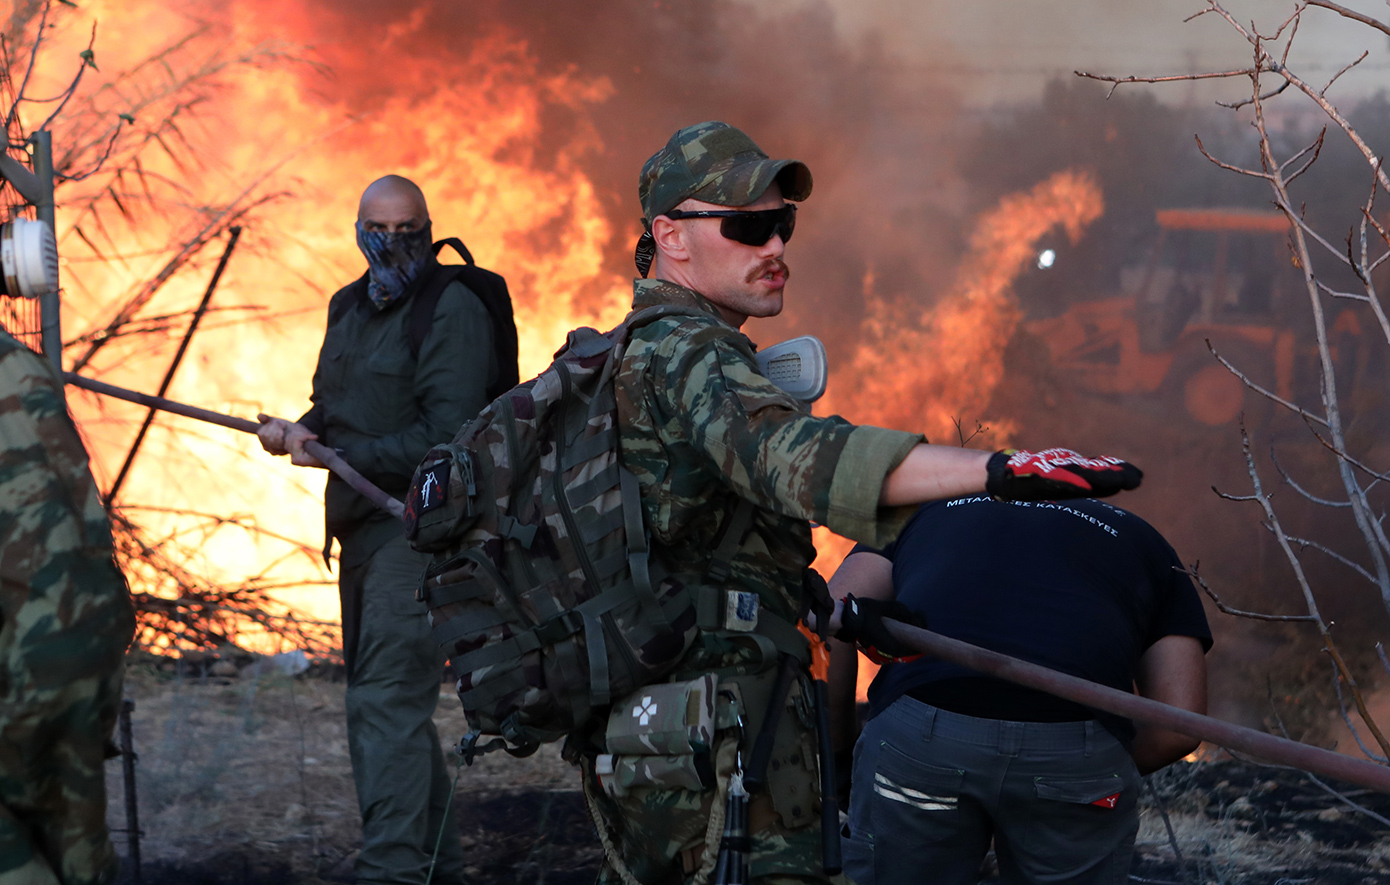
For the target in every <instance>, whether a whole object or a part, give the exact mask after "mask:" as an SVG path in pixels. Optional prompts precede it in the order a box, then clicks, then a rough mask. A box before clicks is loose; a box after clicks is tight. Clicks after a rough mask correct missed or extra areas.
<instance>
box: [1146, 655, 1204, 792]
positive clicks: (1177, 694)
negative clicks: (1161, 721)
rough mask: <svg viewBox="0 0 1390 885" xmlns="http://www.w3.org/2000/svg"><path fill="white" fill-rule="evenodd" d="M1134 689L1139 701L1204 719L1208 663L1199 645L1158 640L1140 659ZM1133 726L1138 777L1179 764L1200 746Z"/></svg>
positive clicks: (1184, 737)
mask: <svg viewBox="0 0 1390 885" xmlns="http://www.w3.org/2000/svg"><path fill="white" fill-rule="evenodd" d="M1135 685H1136V686H1137V687H1138V689H1139V694H1140V696H1142V697H1146V698H1149V699H1150V700H1155V701H1161V702H1163V703H1165V704H1171V705H1172V706H1174V707H1179V708H1181V709H1183V710H1190V711H1191V712H1193V713H1202V714H1204V715H1205V714H1206V712H1207V659H1206V656H1205V654H1204V653H1203V650H1202V643H1201V641H1200V640H1198V639H1195V638H1193V637H1191V636H1165V637H1163V638H1162V639H1160V640H1158V641H1157V642H1155V643H1154V644H1153V645H1151V646H1149V649H1148V651H1146V652H1144V655H1143V657H1141V658H1140V659H1139V674H1138V676H1137V678H1136V679H1135ZM1135 724H1136V726H1137V727H1138V729H1139V732H1138V734H1137V735H1136V736H1135V738H1134V747H1133V748H1132V750H1131V754H1132V755H1133V756H1134V764H1135V765H1137V766H1138V767H1139V773H1140V774H1148V773H1149V772H1151V771H1157V770H1158V769H1160V768H1162V767H1164V766H1165V765H1169V764H1171V763H1173V762H1176V761H1178V760H1179V759H1181V758H1182V757H1184V756H1186V755H1187V754H1188V753H1191V752H1192V751H1193V750H1195V749H1197V745H1198V744H1200V743H1201V741H1199V740H1197V738H1194V737H1188V736H1187V735H1185V734H1180V733H1178V732H1176V731H1163V730H1161V729H1157V728H1154V727H1152V726H1149V725H1145V724H1144V723H1142V722H1139V723H1135Z"/></svg>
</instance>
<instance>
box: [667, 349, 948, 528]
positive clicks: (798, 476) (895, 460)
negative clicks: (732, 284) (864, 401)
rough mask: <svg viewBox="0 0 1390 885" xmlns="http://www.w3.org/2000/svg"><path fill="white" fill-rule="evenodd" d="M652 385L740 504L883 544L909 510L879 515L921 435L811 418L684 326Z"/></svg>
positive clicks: (730, 354) (734, 355) (752, 369)
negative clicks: (895, 473) (893, 477)
mask: <svg viewBox="0 0 1390 885" xmlns="http://www.w3.org/2000/svg"><path fill="white" fill-rule="evenodd" d="M653 370H654V371H653V373H652V375H651V376H650V377H651V378H652V380H653V382H654V383H655V387H656V390H657V391H658V398H659V401H660V402H661V405H662V408H663V409H664V410H666V411H667V414H668V415H670V416H672V417H673V418H674V419H675V420H676V421H677V423H679V425H680V426H681V429H682V431H683V435H684V436H685V437H686V438H687V439H688V440H689V441H690V443H691V444H693V445H694V446H695V447H696V448H697V449H698V450H700V451H701V452H703V454H704V455H705V456H707V457H708V458H709V459H710V461H711V462H712V466H713V467H714V469H715V470H716V471H717V472H718V473H719V474H720V475H721V476H723V477H724V478H725V481H726V482H728V483H729V484H730V485H731V486H732V487H733V488H734V490H735V491H737V492H738V493H739V494H740V495H742V496H744V497H747V498H749V499H751V500H752V501H754V502H755V503H756V504H757V505H758V506H760V507H764V508H766V509H769V510H773V511H775V512H778V513H782V514H785V515H787V516H792V517H796V518H799V519H809V520H812V521H815V522H818V523H820V524H822V525H825V526H827V527H829V528H830V529H831V530H832V531H834V532H835V533H837V534H840V535H844V536H845V537H847V538H852V539H854V540H856V541H863V542H865V543H869V544H876V545H881V544H885V543H887V542H888V541H889V540H891V539H892V538H893V537H895V536H896V535H897V532H898V530H899V529H900V528H901V526H902V523H903V522H904V521H905V520H906V518H907V517H909V516H911V514H912V512H913V511H914V510H915V509H916V508H880V507H879V505H878V500H879V495H880V493H881V491H882V488H883V481H884V479H885V478H886V477H887V475H888V474H889V473H890V472H892V470H893V468H895V467H897V466H898V464H899V463H900V462H901V461H902V460H903V458H905V457H907V453H908V452H909V451H910V450H911V449H912V447H913V446H915V445H917V444H918V443H920V442H923V441H924V440H923V437H922V436H921V435H920V434H915V433H904V432H902V431H898V430H887V429H885V428H882V427H871V426H867V425H864V426H855V425H853V424H850V423H849V422H848V421H845V420H844V419H843V418H840V417H838V416H831V417H825V418H822V417H817V416H814V415H811V414H810V413H809V411H807V409H806V408H805V406H803V405H802V404H801V403H799V402H797V401H796V400H794V399H792V398H791V397H790V396H788V395H787V394H786V393H784V392H783V391H782V390H781V389H780V388H779V387H777V386H776V385H774V384H773V383H772V382H771V381H769V380H767V379H766V378H765V377H763V375H762V374H761V373H760V372H759V370H758V366H757V363H756V362H755V361H754V359H753V356H752V353H751V352H750V351H748V350H746V349H745V348H743V347H742V346H740V344H739V343H738V341H737V339H734V338H733V337H732V336H729V335H727V333H725V334H723V335H720V334H719V333H718V331H717V330H714V329H712V327H709V326H703V327H701V326H698V325H696V324H684V325H682V326H681V327H680V328H678V329H677V330H676V331H675V332H674V333H673V334H671V335H668V336H667V337H666V339H665V340H663V341H662V343H661V346H660V347H659V349H658V353H657V358H656V359H655V360H654V361H653Z"/></svg>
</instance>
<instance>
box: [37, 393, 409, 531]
mask: <svg viewBox="0 0 1390 885" xmlns="http://www.w3.org/2000/svg"><path fill="white" fill-rule="evenodd" d="M63 380H64V381H66V382H67V383H68V384H71V385H72V386H73V387H80V388H82V389H83V390H90V391H92V392H93V393H100V394H102V395H103V396H109V397H114V398H115V399H123V400H125V401H126V402H130V403H137V404H139V405H142V406H145V407H146V408H150V409H158V410H159V411H161V412H170V413H172V414H175V415H182V416H184V417H185V418H192V419H194V420H196V421H206V422H207V423H209V424H217V425H219V426H221V427H230V428H231V429H232V430H240V431H241V432H243V433H255V432H256V431H258V430H260V429H261V425H260V424H258V423H257V422H255V421H248V420H247V419H245V418H236V417H233V416H232V415H224V414H222V413H221V412H213V411H209V410H208V409H200V408H198V407H197V406H190V405H186V404H184V403H180V402H175V401H174V400H171V399H165V398H164V397H162V396H150V395H149V394H148V393H140V392H139V391H136V390H127V389H126V388H124V387H117V386H116V385H114V384H107V383H106V382H105V381H98V380H96V379H95V378H86V377H83V376H82V375H79V374H77V373H76V372H64V373H63ZM304 451H306V452H308V453H309V454H310V455H313V456H314V457H315V458H318V459H319V460H320V461H322V462H323V465H324V466H325V467H327V468H328V469H329V470H331V471H333V472H334V473H336V474H337V475H338V477H339V478H340V479H342V480H343V482H346V483H347V484H348V485H350V486H352V488H353V489H354V490H355V491H356V492H358V493H359V494H361V495H362V496H363V497H365V498H367V499H368V500H369V501H371V502H372V503H373V504H375V505H376V506H378V507H380V508H381V509H382V510H385V511H386V512H387V513H389V514H391V515H392V516H394V517H396V518H397V519H400V518H401V517H402V516H404V515H405V505H404V504H402V503H401V502H400V501H399V500H397V499H395V498H393V497H391V496H390V495H388V494H386V493H385V492H383V491H382V490H381V489H380V488H378V487H377V486H376V485H375V484H373V483H372V481H371V480H369V479H367V478H366V477H365V476H363V475H362V474H360V473H358V472H357V471H356V470H353V469H352V467H351V465H349V464H348V463H347V462H346V461H344V460H343V459H342V457H341V456H340V455H339V454H338V453H337V452H335V451H333V450H332V449H330V448H329V447H328V446H326V445H324V444H322V443H320V442H317V441H315V440H310V441H309V442H306V443H305V444H304Z"/></svg>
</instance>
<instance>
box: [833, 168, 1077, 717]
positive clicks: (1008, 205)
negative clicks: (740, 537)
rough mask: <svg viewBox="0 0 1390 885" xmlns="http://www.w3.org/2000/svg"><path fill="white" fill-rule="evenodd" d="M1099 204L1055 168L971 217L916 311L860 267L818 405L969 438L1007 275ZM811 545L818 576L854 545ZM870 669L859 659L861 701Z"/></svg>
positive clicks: (983, 395) (1000, 434) (989, 390)
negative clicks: (957, 250) (856, 338)
mask: <svg viewBox="0 0 1390 885" xmlns="http://www.w3.org/2000/svg"><path fill="white" fill-rule="evenodd" d="M1104 210H1105V203H1104V200H1103V198H1102V196H1101V192H1100V186H1099V185H1098V184H1097V183H1096V181H1095V179H1094V178H1092V177H1091V176H1090V175H1088V174H1085V173H1080V172H1060V173H1057V174H1056V175H1053V176H1052V177H1051V178H1048V179H1047V180H1046V181H1043V182H1041V183H1040V184H1038V185H1037V186H1035V187H1034V188H1033V189H1032V190H1030V191H1028V192H1026V193H1018V194H1011V195H1009V196H1007V197H1005V198H1004V199H1003V200H1001V201H1000V202H999V205H998V206H996V207H995V208H994V209H992V210H991V211H989V212H987V213H985V214H984V215H983V216H981V217H980V218H979V220H978V221H977V222H976V225H975V229H974V232H973V233H972V234H971V237H970V251H969V252H968V253H967V254H966V255H965V257H964V258H963V259H962V261H961V264H960V266H959V269H958V270H957V272H956V277H955V280H954V282H953V284H952V285H951V288H950V289H948V290H947V291H946V293H945V295H944V296H943V297H942V298H941V300H939V301H938V302H937V303H936V304H935V305H933V306H932V307H930V308H927V309H925V310H923V309H918V310H916V311H913V312H908V311H905V310H904V309H903V307H902V305H901V304H900V303H893V302H891V301H889V300H888V299H886V298H884V297H882V296H881V295H880V293H879V292H878V291H877V290H876V288H875V285H874V283H875V280H874V274H873V271H872V270H869V271H867V272H866V273H865V275H864V300H865V303H866V305H867V306H868V316H867V318H866V319H865V321H864V326H863V328H862V329H861V337H860V344H859V347H858V349H857V350H856V351H855V355H854V359H853V361H852V362H851V363H850V365H849V366H847V367H845V368H843V369H838V370H837V371H836V373H835V374H836V379H837V380H836V382H835V383H834V384H832V385H831V386H830V388H829V390H828V392H827V393H828V396H827V406H826V407H827V408H828V409H829V411H831V412H836V413H838V414H842V415H844V416H845V417H847V418H849V419H850V420H852V421H855V422H856V423H860V424H877V425H879V426H882V427H893V428H897V429H900V430H917V431H922V432H924V433H926V435H927V437H928V438H929V439H932V440H935V441H937V442H942V443H946V444H951V443H954V442H956V440H957V433H958V430H957V426H956V424H955V421H956V420H961V421H962V422H963V431H964V433H965V434H967V435H969V433H970V431H971V430H972V428H973V426H974V424H973V420H974V419H975V418H976V417H977V416H978V417H979V418H981V419H983V417H984V416H983V410H984V409H985V408H987V407H988V404H989V400H990V397H991V396H992V395H993V393H994V390H995V388H996V387H997V386H998V385H999V382H1000V380H1002V378H1003V374H1004V360H1003V355H1004V347H1005V346H1006V345H1007V344H1008V343H1009V338H1011V337H1012V336H1013V333H1014V330H1015V328H1016V327H1017V325H1018V321H1019V318H1020V316H1021V311H1020V310H1019V306H1018V302H1017V300H1016V299H1015V298H1014V296H1013V292H1012V288H1011V287H1012V285H1013V281H1014V280H1015V279H1016V278H1017V277H1018V275H1019V273H1021V272H1022V271H1023V269H1024V268H1025V267H1026V266H1027V265H1028V263H1029V262H1030V261H1031V260H1032V259H1033V257H1034V256H1035V255H1036V253H1037V248H1036V247H1037V241H1038V240H1039V238H1041V237H1043V236H1044V235H1046V234H1047V233H1048V232H1050V231H1052V230H1053V229H1055V228H1057V227H1059V226H1060V227H1061V228H1062V229H1063V230H1065V231H1066V233H1067V236H1068V237H1070V238H1071V240H1072V241H1075V240H1077V239H1078V238H1079V237H1080V236H1081V234H1082V232H1083V231H1084V230H1085V228H1086V226H1087V225H1089V224H1090V223H1091V222H1093V221H1095V220H1096V219H1097V218H1099V217H1100V216H1101V214H1102V213H1103V212H1104ZM985 423H987V424H989V425H990V435H989V439H991V440H992V441H997V442H996V444H998V445H1006V444H1007V440H1008V437H1009V436H1011V435H1012V434H1013V433H1014V432H1015V431H1014V428H1013V427H1012V426H1011V425H1010V424H1008V423H1007V422H1002V421H999V420H992V421H987V422H985ZM815 542H816V552H817V556H816V561H815V567H816V568H817V569H819V570H820V571H821V573H822V574H831V573H833V572H834V570H835V569H836V568H838V567H839V565H840V563H841V562H842V561H843V560H844V558H845V556H847V555H848V554H849V551H850V549H851V548H852V547H853V544H852V543H851V542H850V541H848V540H846V539H845V538H841V537H839V536H837V535H835V534H833V533H832V532H830V531H829V530H828V529H825V528H818V529H816V531H815ZM877 672H878V667H877V666H875V665H874V664H872V663H870V662H869V661H868V660H867V659H865V658H863V657H862V656H861V658H860V661H859V698H860V699H861V700H862V699H864V698H865V697H866V692H867V689H868V686H869V683H870V682H871V681H873V677H874V675H875V674H876V673H877Z"/></svg>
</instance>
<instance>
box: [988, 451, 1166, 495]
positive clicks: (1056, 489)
mask: <svg viewBox="0 0 1390 885" xmlns="http://www.w3.org/2000/svg"><path fill="white" fill-rule="evenodd" d="M985 472H986V474H987V477H988V478H987V479H986V480H985V491H987V492H989V493H990V494H991V495H993V496H994V497H996V498H999V499H1001V500H1004V501H1058V500H1062V499H1064V498H1104V497H1107V496H1109V495H1113V494H1115V493H1116V492H1119V491H1129V490H1130V489H1137V488H1139V483H1140V481H1141V480H1143V478H1144V471H1142V470H1140V469H1139V468H1138V467H1135V466H1134V465H1133V464H1130V463H1129V462H1127V461H1121V460H1120V459H1119V458H1110V457H1104V458H1086V457H1082V456H1081V455H1078V454H1077V453H1076V452H1073V451H1072V450H1071V449H1047V450H1045V451H1042V452H1023V451H1019V450H1018V449H1005V450H1004V451H1002V452H995V453H994V454H993V455H992V456H990V459H989V463H988V464H987V465H986V466H985Z"/></svg>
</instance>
